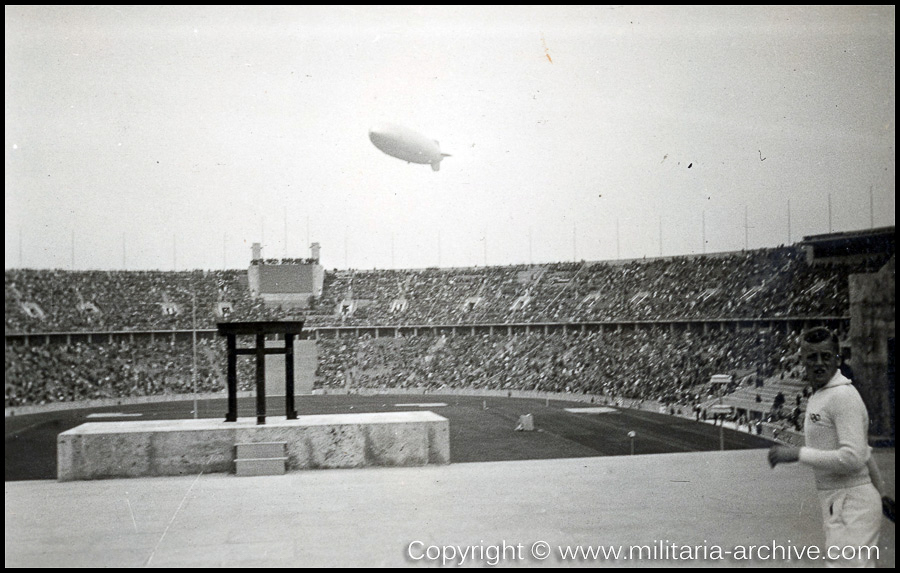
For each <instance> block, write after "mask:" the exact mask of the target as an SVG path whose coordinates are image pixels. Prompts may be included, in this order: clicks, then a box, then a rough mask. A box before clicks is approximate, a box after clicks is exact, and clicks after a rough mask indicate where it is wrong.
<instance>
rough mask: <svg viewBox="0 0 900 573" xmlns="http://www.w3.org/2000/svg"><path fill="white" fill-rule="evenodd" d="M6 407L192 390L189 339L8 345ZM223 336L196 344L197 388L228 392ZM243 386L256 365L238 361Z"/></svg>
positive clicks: (247, 387) (248, 382) (249, 381)
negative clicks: (176, 340) (175, 340)
mask: <svg viewBox="0 0 900 573" xmlns="http://www.w3.org/2000/svg"><path fill="white" fill-rule="evenodd" d="M5 356H6V407H7V408H10V407H15V406H24V405H39V404H48V403H51V402H73V401H79V400H97V399H103V398H123V397H136V396H156V395H162V394H190V393H192V392H193V389H194V379H193V346H192V344H191V343H190V342H187V343H185V342H177V343H172V342H167V341H161V340H156V341H154V342H149V341H148V342H140V343H131V342H119V343H112V344H109V343H107V344H87V343H75V344H60V345H55V344H54V345H47V346H24V345H9V346H7V347H6V353H5ZM224 364H225V342H224V339H216V340H205V339H200V340H198V343H197V391H198V392H201V393H202V392H224V390H225V372H224ZM237 365H238V384H239V388H238V389H239V390H250V389H251V387H252V384H253V383H254V381H255V375H254V370H253V368H254V365H253V364H252V363H251V361H249V360H239V361H238V362H237Z"/></svg>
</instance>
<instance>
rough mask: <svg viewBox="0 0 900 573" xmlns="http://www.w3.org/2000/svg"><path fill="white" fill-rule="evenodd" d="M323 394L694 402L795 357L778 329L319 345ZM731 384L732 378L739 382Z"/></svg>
mask: <svg viewBox="0 0 900 573" xmlns="http://www.w3.org/2000/svg"><path fill="white" fill-rule="evenodd" d="M318 345H319V370H318V372H317V379H318V380H319V383H320V384H321V385H322V387H325V388H339V389H340V388H343V389H350V388H379V389H387V388H420V389H423V390H440V389H446V388H476V389H482V388H483V389H492V390H535V391H545V392H569V393H575V394H603V395H606V396H612V397H622V398H637V399H645V400H658V401H661V402H666V403H675V404H692V403H694V402H695V401H697V400H701V399H705V398H706V397H707V395H708V394H709V392H710V391H711V387H710V385H709V381H710V378H711V376H712V375H713V374H717V373H735V374H736V375H737V374H743V375H744V376H743V377H746V376H747V375H748V373H749V375H751V376H753V377H763V376H768V375H770V374H772V373H773V372H775V371H776V370H777V369H778V368H779V367H781V366H782V364H783V363H784V359H785V358H786V355H787V353H789V352H791V351H792V350H791V344H790V337H787V336H785V335H784V334H781V333H779V332H777V331H765V332H759V331H757V330H753V329H751V330H746V331H737V332H729V331H725V330H717V331H711V332H708V333H706V334H701V333H697V332H691V331H682V332H677V333H676V332H671V331H669V330H668V329H664V328H658V329H647V330H622V331H612V332H599V331H597V332H581V333H569V334H566V333H551V334H543V333H528V334H521V335H514V336H509V335H505V334H485V335H458V336H440V337H430V336H411V337H405V338H377V339H375V338H371V337H369V336H367V335H363V336H360V337H345V338H336V339H323V340H319V341H318ZM735 378H736V379H737V378H738V376H735Z"/></svg>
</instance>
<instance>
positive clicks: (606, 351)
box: [5, 247, 883, 407]
mask: <svg viewBox="0 0 900 573" xmlns="http://www.w3.org/2000/svg"><path fill="white" fill-rule="evenodd" d="M301 262H303V261H302V260H301ZM882 263H883V261H879V260H877V259H876V260H870V261H869V262H860V263H856V264H850V265H829V264H817V265H807V264H806V262H805V260H804V259H803V256H802V252H801V251H800V250H799V249H797V248H794V247H789V248H784V247H782V248H777V249H762V250H757V251H747V252H739V253H725V254H717V255H707V256H685V257H674V258H660V259H649V260H638V261H624V262H601V263H586V262H581V263H557V264H548V265H539V266H529V265H519V266H506V267H483V268H477V267H476V268H466V269H420V270H382V271H377V270H375V271H352V270H346V271H334V272H328V273H326V274H325V285H324V290H323V293H322V296H321V297H319V298H318V299H316V300H315V303H314V305H313V307H312V308H311V309H308V310H305V311H297V310H291V311H287V310H282V309H280V308H267V307H266V306H265V305H263V304H262V303H261V302H260V301H259V300H258V299H255V298H254V297H253V296H251V294H250V292H249V286H248V280H247V272H246V271H193V272H162V271H144V272H126V271H59V270H57V271H47V270H7V271H6V274H5V277H6V281H5V288H6V308H5V311H6V313H5V315H6V334H7V336H10V335H15V334H21V333H53V332H118V331H160V330H190V329H191V328H192V327H193V325H194V324H196V327H197V328H199V329H211V328H214V327H215V324H216V322H221V321H227V320H281V319H302V320H304V321H306V326H307V328H315V327H317V326H341V325H345V326H373V325H376V326H377V325H384V326H402V325H460V324H463V325H468V324H473V325H475V324H510V323H532V324H535V323H573V322H574V323H577V322H582V323H591V322H617V321H622V322H627V321H647V322H651V323H653V322H664V321H667V320H673V319H676V320H692V321H704V320H713V321H715V320H722V319H724V320H740V319H754V318H779V317H809V318H825V317H845V316H847V315H848V313H849V300H848V298H849V294H848V276H849V275H850V274H852V273H856V272H871V271H874V270H877V268H878V267H879V266H880V265H881V264H882ZM194 311H196V312H194ZM195 321H196V322H195ZM202 345H203V351H202V355H203V360H202V361H201V362H202V364H203V367H202V368H201V375H200V377H199V378H200V382H199V384H200V387H201V388H202V389H204V390H213V391H221V390H222V389H223V388H224V381H223V376H224V374H223V372H222V370H223V365H224V361H225V359H224V343H223V342H222V341H221V340H216V341H203V342H202ZM788 348H789V343H788V341H787V340H785V337H784V335H783V334H779V333H778V330H777V329H773V330H771V331H769V330H766V331H759V330H757V329H753V330H745V329H741V330H737V331H736V332H734V331H729V330H717V329H713V330H711V331H709V332H707V333H705V334H698V333H696V332H693V331H690V330H679V331H674V330H670V329H668V328H654V329H644V328H639V329H627V328H626V329H622V330H615V331H610V330H603V331H597V330H587V331H583V332H581V333H578V334H571V333H569V334H564V333H561V332H560V333H551V334H543V333H531V334H521V335H512V336H510V335H504V334H494V335H477V334H472V335H466V336H449V337H437V338H435V337H427V336H420V337H418V336H413V337H408V338H397V339H384V338H379V339H372V338H368V337H365V336H363V337H360V338H355V337H352V338H338V339H324V338H323V339H322V340H319V357H320V359H319V365H320V366H319V372H318V374H319V382H318V384H319V386H320V387H323V388H353V387H356V388H363V387H371V388H392V387H398V388H410V387H412V388H423V389H439V388H461V387H467V388H492V389H516V390H545V391H560V392H573V393H603V394H606V395H612V396H621V397H625V398H640V399H654V400H662V401H665V402H669V403H678V404H690V403H693V402H695V401H696V400H697V399H699V397H702V395H703V394H704V393H705V392H708V390H709V389H708V388H705V387H704V384H706V382H708V380H709V376H710V375H711V374H714V373H722V372H746V371H749V372H752V373H753V374H754V375H755V376H766V375H770V374H771V373H772V372H774V371H776V370H777V369H778V368H781V369H782V370H787V367H786V365H785V364H783V363H781V364H779V362H783V361H785V360H790V358H789V356H790V353H791V351H790V350H788ZM190 357H191V348H190V345H189V344H188V345H186V346H185V345H184V344H183V343H178V344H174V343H166V342H156V343H153V344H144V343H141V344H140V345H135V344H129V343H125V342H119V343H112V344H109V343H108V344H84V343H76V344H68V345H50V346H38V347H34V346H18V345H15V344H10V343H9V341H8V342H7V345H6V380H7V383H6V405H7V407H9V406H16V405H22V404H40V403H47V402H53V401H71V400H83V399H90V398H102V397H121V396H143V395H153V394H168V393H179V392H182V391H184V390H185V388H186V387H187V386H185V384H187V385H189V386H190V385H191V384H192V382H191V367H190V364H191V360H190ZM239 364H240V362H239ZM241 379H246V380H250V379H252V374H251V375H249V376H242V377H241Z"/></svg>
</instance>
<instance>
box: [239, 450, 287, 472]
mask: <svg viewBox="0 0 900 573" xmlns="http://www.w3.org/2000/svg"><path fill="white" fill-rule="evenodd" d="M234 447H235V450H236V452H235V458H234V473H235V475H238V476H274V475H284V472H285V469H286V464H287V456H286V455H285V447H286V443H285V442H255V443H245V444H235V445H234Z"/></svg>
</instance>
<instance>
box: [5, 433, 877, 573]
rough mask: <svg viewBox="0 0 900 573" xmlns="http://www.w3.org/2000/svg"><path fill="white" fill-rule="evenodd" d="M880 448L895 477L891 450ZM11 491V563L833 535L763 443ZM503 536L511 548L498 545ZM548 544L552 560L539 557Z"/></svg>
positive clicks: (285, 561) (364, 554)
mask: <svg viewBox="0 0 900 573" xmlns="http://www.w3.org/2000/svg"><path fill="white" fill-rule="evenodd" d="M878 456H879V461H880V463H881V467H882V470H883V473H884V474H885V478H886V479H887V480H888V481H889V483H890V485H891V488H893V484H894V451H893V450H889V451H880V452H879V454H878ZM5 490H6V500H5V519H6V535H5V546H6V549H5V554H6V566H7V567H19V566H29V567H38V566H41V567H62V566H65V567H73V566H75V567H112V566H121V567H141V566H151V567H154V566H158V567H175V566H223V565H226V566H229V565H230V566H282V567H301V566H302V567H319V566H400V567H403V566H420V565H432V566H433V565H440V564H441V560H440V554H439V549H438V548H437V547H431V548H429V547H430V546H438V547H443V546H458V548H457V549H456V554H455V555H454V554H453V551H452V550H447V551H446V552H444V554H443V555H444V556H445V557H446V558H447V564H448V565H449V564H450V563H453V564H462V565H464V566H468V565H475V566H484V565H490V564H493V563H497V564H499V565H513V566H535V565H551V566H559V565H574V566H596V565H603V564H611V562H615V564H616V565H620V566H629V565H633V566H698V565H700V566H779V567H781V566H822V565H823V562H822V561H815V560H810V559H809V558H798V557H797V556H796V554H793V555H791V556H790V560H788V561H786V560H785V559H783V558H781V556H780V554H779V556H778V558H776V559H768V556H769V551H768V549H767V550H765V551H763V555H762V557H763V558H760V557H759V555H758V554H757V553H755V554H754V558H753V559H752V560H745V559H742V558H735V556H734V555H737V554H736V553H734V552H735V551H740V550H741V546H743V547H747V546H749V545H757V546H758V545H765V546H767V547H769V548H770V547H772V545H773V544H774V545H776V546H780V547H782V548H783V549H776V551H786V550H789V551H791V552H794V551H801V550H805V549H806V547H805V546H811V545H816V546H821V544H822V543H823V541H824V535H823V534H822V526H821V517H820V515H819V507H818V503H817V499H816V492H815V489H814V487H813V479H812V475H811V473H810V472H809V470H807V469H805V468H802V467H800V466H793V467H790V466H789V467H779V468H777V469H775V470H772V469H770V468H769V467H768V465H767V463H766V450H762V449H761V450H744V451H729V452H706V453H685V454H659V455H650V456H634V457H631V456H625V457H592V458H571V459H555V460H528V461H512V462H484V463H468V464H451V465H448V466H428V467H423V468H372V469H358V470H317V471H302V472H293V473H289V474H287V475H284V476H266V477H245V478H238V477H235V476H233V475H225V474H208V475H203V474H201V475H196V476H185V477H178V478H139V479H122V480H102V481H89V482H68V483H57V482H55V481H19V482H7V483H6V484H5ZM504 543H505V544H506V547H507V548H506V549H505V550H504V551H503V553H502V554H498V549H496V548H492V547H491V546H497V545H499V546H500V547H501V548H502V547H503V544H504ZM542 543H546V544H547V545H546V546H545V545H543V544H542ZM672 544H675V546H676V549H674V550H673V548H672ZM632 545H644V546H647V547H645V548H644V549H643V551H644V554H643V559H638V555H637V553H632V555H631V556H630V559H629V555H628V553H629V550H628V548H629V546H632ZM466 546H468V547H469V548H468V550H467V551H468V552H467V553H466V554H465V556H463V555H462V554H461V553H460V551H462V550H463V548H465V547H466ZM473 546H474V548H473ZM559 546H562V547H573V548H574V547H576V546H582V547H583V548H585V549H586V548H589V547H595V548H596V547H598V546H609V547H611V548H613V549H617V548H618V546H622V547H623V554H622V555H621V556H620V557H619V559H618V560H616V559H614V558H612V557H610V558H604V557H597V558H593V557H588V558H585V557H581V558H577V559H575V558H563V557H562V556H561V554H560V550H559V549H558V547H559ZM682 546H691V549H690V555H688V554H686V553H685V550H684V549H683V548H682ZM716 546H718V547H720V548H721V549H720V550H721V551H722V552H723V553H722V555H721V557H722V559H718V558H717V557H719V555H718V554H717V553H715V552H716ZM880 546H881V562H880V563H879V565H880V566H882V567H893V565H894V525H893V524H892V523H890V522H889V521H887V520H885V524H884V526H883V529H882V538H881V542H880ZM548 548H549V551H550V555H549V557H547V558H546V559H538V558H537V557H536V556H535V554H537V555H538V556H540V557H543V556H544V553H543V551H544V550H545V549H548ZM473 549H474V558H473ZM654 551H655V554H654V553H653V552H654ZM667 551H668V553H666V552H667ZM754 551H756V550H754ZM725 552H728V553H725ZM431 557H437V560H435V559H431ZM654 557H655V559H654ZM666 557H668V559H666ZM673 557H677V559H673ZM688 557H699V559H695V560H690V559H688ZM738 557H739V556H738Z"/></svg>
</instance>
